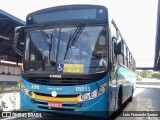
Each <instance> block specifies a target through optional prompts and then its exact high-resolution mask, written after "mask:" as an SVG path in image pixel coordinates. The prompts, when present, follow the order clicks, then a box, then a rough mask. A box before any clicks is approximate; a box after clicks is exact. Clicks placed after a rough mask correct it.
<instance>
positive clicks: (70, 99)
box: [14, 5, 135, 117]
mask: <svg viewBox="0 0 160 120" xmlns="http://www.w3.org/2000/svg"><path fill="white" fill-rule="evenodd" d="M22 42H23V43H24V49H23V52H21V51H20V50H19V49H18V48H19V45H21V46H22ZM14 49H15V50H16V51H17V53H19V54H21V55H22V56H23V57H22V58H23V60H22V72H21V77H20V81H21V89H20V98H21V101H20V105H21V108H22V109H28V110H34V111H45V112H55V113H57V112H58V113H69V114H78V115H85V116H93V117H94V116H95V117H107V116H109V115H111V114H112V113H113V112H114V111H116V110H117V109H118V108H120V107H121V105H122V104H123V103H124V102H125V101H126V100H130V101H132V98H133V92H134V89H135V60H134V58H133V56H132V54H131V52H130V50H129V48H128V47H127V45H126V43H125V41H124V39H123V37H122V35H121V33H120V31H119V29H118V27H117V25H116V24H115V22H114V21H113V20H111V19H110V18H109V12H108V9H107V8H106V7H104V6H99V5H66V6H58V7H52V8H47V9H43V10H39V11H36V12H33V13H31V14H29V15H28V16H27V17H26V25H25V26H22V27H19V28H17V29H16V32H15V41H14Z"/></svg>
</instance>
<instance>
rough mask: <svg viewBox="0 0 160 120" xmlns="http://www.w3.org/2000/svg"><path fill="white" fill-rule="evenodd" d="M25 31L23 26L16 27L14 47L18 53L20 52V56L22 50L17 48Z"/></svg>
mask: <svg viewBox="0 0 160 120" xmlns="http://www.w3.org/2000/svg"><path fill="white" fill-rule="evenodd" d="M22 32H23V27H17V28H16V29H15V36H14V44H13V49H14V50H15V51H16V52H17V54H19V55H20V56H22V52H21V51H20V50H19V49H18V48H17V44H18V42H19V40H20V39H21V34H22Z"/></svg>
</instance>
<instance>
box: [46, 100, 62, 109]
mask: <svg viewBox="0 0 160 120" xmlns="http://www.w3.org/2000/svg"><path fill="white" fill-rule="evenodd" d="M48 107H51V108H62V107H63V104H62V103H61V102H52V101H49V102H48Z"/></svg>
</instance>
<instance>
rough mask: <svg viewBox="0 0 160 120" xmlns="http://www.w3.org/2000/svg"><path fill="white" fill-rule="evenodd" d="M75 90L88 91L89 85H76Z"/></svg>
mask: <svg viewBox="0 0 160 120" xmlns="http://www.w3.org/2000/svg"><path fill="white" fill-rule="evenodd" d="M76 91H90V87H76Z"/></svg>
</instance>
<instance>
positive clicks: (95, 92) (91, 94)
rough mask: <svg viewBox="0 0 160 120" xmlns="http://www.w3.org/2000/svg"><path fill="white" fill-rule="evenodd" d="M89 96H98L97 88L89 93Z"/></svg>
mask: <svg viewBox="0 0 160 120" xmlns="http://www.w3.org/2000/svg"><path fill="white" fill-rule="evenodd" d="M90 96H91V98H96V97H97V96H98V93H97V90H94V91H93V92H91V93H90Z"/></svg>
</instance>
